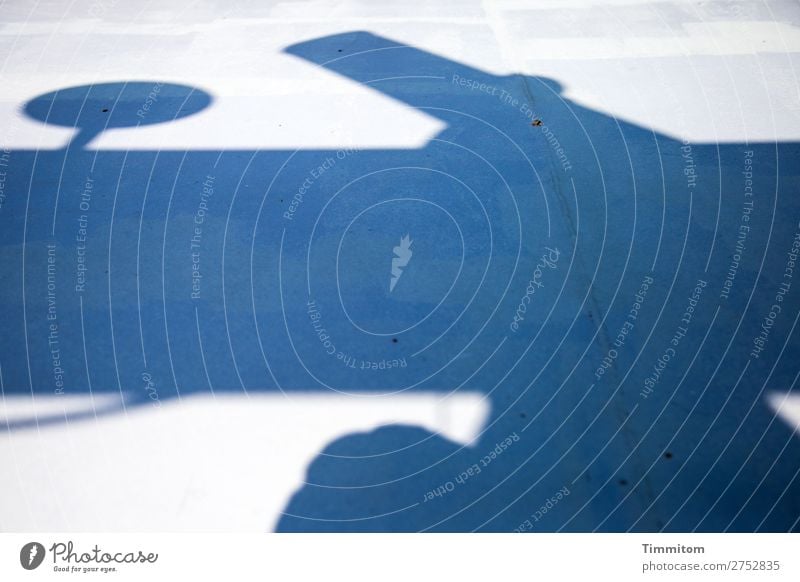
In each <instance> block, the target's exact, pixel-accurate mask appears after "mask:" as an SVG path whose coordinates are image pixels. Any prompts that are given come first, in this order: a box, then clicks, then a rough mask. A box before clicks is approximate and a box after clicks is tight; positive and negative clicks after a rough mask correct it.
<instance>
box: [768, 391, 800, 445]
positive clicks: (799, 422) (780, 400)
mask: <svg viewBox="0 0 800 582" xmlns="http://www.w3.org/2000/svg"><path fill="white" fill-rule="evenodd" d="M767 403H768V404H769V407H770V408H771V409H772V410H773V411H774V412H775V414H777V415H778V417H779V418H780V419H781V420H782V421H783V422H785V423H786V424H787V425H788V426H789V428H791V429H792V430H794V431H795V436H800V395H798V394H793V393H791V392H771V393H769V394H767Z"/></svg>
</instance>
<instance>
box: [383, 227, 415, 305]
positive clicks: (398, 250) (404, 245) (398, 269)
mask: <svg viewBox="0 0 800 582" xmlns="http://www.w3.org/2000/svg"><path fill="white" fill-rule="evenodd" d="M413 242H414V241H413V240H411V239H410V238H409V235H405V236H404V237H403V238H401V239H400V244H399V245H398V246H396V247H394V249H392V250H393V251H394V255H395V256H394V257H392V277H391V279H389V293H391V292H392V291H394V287H395V285H397V282H398V281H399V280H400V276H401V275H402V274H403V267H406V266H407V265H408V262H409V261H410V260H411V255H412V254H414V253H413V252H412V251H411V245H412V244H413Z"/></svg>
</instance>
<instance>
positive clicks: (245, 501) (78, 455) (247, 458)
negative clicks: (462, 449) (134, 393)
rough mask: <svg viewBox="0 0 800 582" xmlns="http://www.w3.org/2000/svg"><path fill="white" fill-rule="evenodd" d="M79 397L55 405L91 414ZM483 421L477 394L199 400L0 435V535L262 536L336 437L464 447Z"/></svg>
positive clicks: (19, 401)
mask: <svg viewBox="0 0 800 582" xmlns="http://www.w3.org/2000/svg"><path fill="white" fill-rule="evenodd" d="M82 400H83V402H78V398H77V397H76V398H75V399H72V400H70V401H69V402H67V405H68V406H69V407H70V409H71V411H72V412H73V413H74V412H78V411H80V410H81V409H82V410H85V411H91V410H92V401H91V400H90V399H89V398H88V397H87V398H83V399H82ZM64 402H65V401H64V400H62V399H61V398H58V397H52V398H49V399H46V398H41V397H37V398H36V403H35V406H33V405H32V404H31V401H30V398H27V397H22V398H15V397H10V398H9V397H6V399H5V408H6V410H7V411H8V412H6V414H8V416H12V414H10V411H12V410H13V416H14V417H16V418H17V419H19V418H20V415H22V414H23V413H26V414H27V415H29V416H28V418H30V417H32V415H33V413H34V412H35V413H36V414H37V415H39V416H40V417H41V416H43V415H45V414H47V415H50V414H53V413H57V412H58V411H59V407H63V403H64ZM104 403H105V404H107V403H106V402H104ZM94 405H95V407H97V408H99V407H100V402H94ZM0 411H3V407H2V406H0ZM61 412H62V414H63V408H62V410H61ZM488 414H489V408H488V401H487V400H485V397H484V396H483V395H481V394H479V393H471V392H459V393H455V394H452V395H450V396H447V395H443V394H441V393H424V392H419V393H415V394H409V395H393V396H378V395H358V396H343V395H321V394H319V395H318V394H308V395H298V394H291V395H287V396H283V395H275V394H272V395H265V394H253V395H251V396H250V397H244V396H234V395H224V396H217V397H216V398H213V397H212V396H210V395H208V396H207V395H203V396H191V397H188V398H183V399H182V400H181V401H177V400H174V401H169V402H164V403H162V404H161V406H160V407H156V406H151V405H148V404H146V405H144V406H139V407H136V408H134V409H130V410H129V411H128V412H127V413H123V412H121V411H120V412H118V413H113V414H110V415H107V416H102V415H101V416H99V417H98V418H97V419H96V420H95V419H94V418H91V417H90V418H89V419H88V420H86V419H84V420H81V421H73V422H71V423H68V424H64V422H63V421H62V422H60V423H58V424H52V425H47V426H42V427H41V428H39V429H38V430H37V428H36V427H33V428H29V429H24V430H15V431H13V432H10V433H8V434H7V435H0V459H2V463H3V471H1V472H0V491H2V492H3V495H0V529H1V530H3V531H232V532H234V531H235V532H248V531H249V532H261V531H272V530H274V528H275V525H276V524H277V521H278V519H279V518H280V515H281V511H282V510H283V509H285V507H286V505H287V503H288V501H289V499H290V498H291V496H292V494H293V493H294V492H295V491H296V490H297V489H299V488H300V487H301V486H302V484H303V483H304V481H305V477H306V470H307V468H308V466H309V464H310V463H311V461H312V460H313V459H314V457H316V455H317V454H319V453H320V452H322V450H323V449H324V448H325V447H326V446H327V445H328V444H330V443H331V442H332V441H334V440H336V439H337V438H339V437H342V436H345V435H348V434H351V433H353V432H368V431H371V430H374V429H376V428H378V427H380V426H383V425H387V424H406V425H409V424H410V425H415V426H421V427H423V428H425V429H427V430H429V431H431V432H434V433H438V434H440V435H441V436H442V437H444V438H447V439H450V440H452V441H454V442H457V443H460V444H462V445H465V446H469V445H470V444H471V443H472V442H473V440H475V439H476V438H477V437H478V435H479V433H480V431H481V429H482V427H483V426H484V424H485V422H486V420H487V418H488ZM0 418H3V417H0ZM4 420H5V419H4Z"/></svg>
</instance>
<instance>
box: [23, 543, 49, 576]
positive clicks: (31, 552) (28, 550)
mask: <svg viewBox="0 0 800 582" xmlns="http://www.w3.org/2000/svg"><path fill="white" fill-rule="evenodd" d="M44 554H45V551H44V546H43V545H42V544H40V543H39V542H28V543H27V544H25V545H24V546H22V549H21V550H20V551H19V563H20V564H22V567H23V568H25V569H26V570H35V569H36V568H38V567H39V566H40V565H41V564H42V562H43V561H44Z"/></svg>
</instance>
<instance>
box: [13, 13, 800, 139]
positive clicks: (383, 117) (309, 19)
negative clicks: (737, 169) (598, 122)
mask: <svg viewBox="0 0 800 582" xmlns="http://www.w3.org/2000/svg"><path fill="white" fill-rule="evenodd" d="M8 4H9V5H8V6H7V7H6V8H5V13H4V14H5V15H6V20H7V24H6V25H5V26H4V27H3V28H2V29H0V49H1V50H3V51H5V52H6V53H7V55H8V56H7V57H6V58H5V60H4V62H3V64H2V69H0V75H1V76H2V79H3V91H2V95H0V129H2V130H3V131H2V132H0V136H2V137H0V139H2V140H3V141H4V143H3V144H2V145H4V146H6V147H10V148H12V149H14V148H57V147H62V146H63V145H65V144H66V143H67V142H68V141H69V138H70V137H71V135H72V132H71V131H70V130H69V129H65V128H61V127H52V126H45V125H44V124H42V123H39V122H37V121H33V120H27V119H24V118H23V114H21V112H20V108H21V106H22V104H24V103H25V102H26V101H28V100H29V99H32V98H34V97H36V96H38V95H40V94H42V93H46V92H49V91H52V90H54V89H57V88H60V87H69V86H76V85H82V84H87V83H99V82H115V81H120V80H123V81H124V80H143V81H152V80H160V81H163V82H173V83H183V84H187V85H192V86H197V87H200V88H202V89H204V90H206V91H208V92H209V93H211V95H212V96H213V97H214V99H215V100H214V102H213V103H212V105H211V106H210V107H209V108H208V109H207V110H205V111H203V112H201V113H199V114H197V115H194V116H191V117H188V118H185V119H181V120H178V121H176V122H173V123H169V124H162V125H150V126H143V127H140V128H137V129H128V128H125V129H114V130H111V131H108V132H106V133H104V134H102V135H100V136H98V137H97V138H96V139H95V140H93V141H92V142H91V144H90V147H91V148H93V149H94V148H97V149H132V150H138V149H152V148H160V149H182V148H192V149H209V150H219V149H284V150H285V149H297V148H300V149H329V148H331V149H336V148H340V147H361V148H418V147H422V146H423V145H424V144H425V143H427V141H428V140H429V139H430V138H431V137H433V136H435V135H436V134H437V133H439V132H440V131H441V130H442V129H443V126H442V124H441V122H439V121H438V120H435V119H433V118H431V117H429V116H427V115H425V114H424V113H422V112H420V111H417V110H414V109H412V108H409V107H406V106H405V105H403V104H400V103H397V102H395V101H393V100H392V99H390V98H387V97H385V96H382V95H381V94H380V93H379V92H377V91H373V90H371V89H370V88H368V87H365V86H363V85H359V84H357V83H354V82H352V81H349V80H346V79H342V78H341V77H339V76H337V75H335V74H333V73H331V72H329V71H325V70H323V69H322V68H320V67H317V66H314V65H312V64H310V63H306V62H303V61H302V60H301V59H297V58H294V57H292V56H290V55H287V54H285V53H283V52H282V51H283V49H284V48H285V47H287V46H290V45H292V44H294V43H297V42H301V41H304V40H310V39H313V38H319V37H323V36H327V35H330V34H337V33H341V32H348V31H354V30H368V31H370V32H373V33H375V34H378V35H381V36H385V37H388V38H392V39H395V40H397V41H398V42H400V43H406V44H409V45H413V46H415V47H419V48H421V49H423V50H426V51H430V52H433V53H436V54H440V55H442V56H444V57H446V58H450V59H453V60H454V61H457V62H462V63H465V64H467V65H469V66H473V67H476V68H479V69H483V70H485V71H487V72H489V73H493V74H497V75H507V74H511V73H514V72H519V73H524V74H527V75H532V76H537V75H538V76H545V77H551V78H554V79H556V80H558V81H559V83H561V84H562V85H563V87H564V96H565V97H567V98H569V99H571V100H574V101H575V102H576V103H579V104H580V105H582V106H584V107H589V108H592V109H597V110H601V111H603V112H606V113H608V114H612V115H614V116H616V117H618V118H619V119H620V120H622V121H627V122H630V123H633V124H636V125H639V126H642V127H646V128H652V129H653V130H655V131H657V132H659V133H663V134H666V135H670V136H673V137H677V138H685V139H688V140H690V141H693V142H698V143H701V142H702V143H713V142H744V141H751V142H758V141H773V140H776V139H777V140H792V139H796V138H797V136H798V135H800V99H799V98H798V96H799V95H800V93H799V89H798V87H799V85H798V72H797V71H798V68H799V67H800V63H798V62H797V61H798V59H797V57H796V53H797V52H798V51H800V28H798V27H797V25H796V23H792V22H786V21H783V20H782V18H787V19H788V16H787V15H786V14H784V12H785V11H786V10H785V9H784V10H783V12H782V11H781V5H780V4H777V5H776V6H775V7H772V6H770V5H769V3H768V4H765V5H763V6H761V7H759V6H758V5H757V4H758V3H753V4H745V5H742V6H738V4H740V3H730V2H706V3H696V2H689V1H684V0H672V1H667V2H629V1H623V2H620V1H609V0H604V1H601V2H600V1H595V0H569V1H568V2H554V1H547V2H529V1H516V0H513V1H509V0H505V1H499V2H494V1H488V0H487V1H484V2H480V1H479V0H450V1H448V2H442V3H436V4H437V5H436V6H432V5H431V3H429V2H427V3H426V2H422V1H417V2H409V3H403V4H402V5H399V4H397V3H394V2H367V1H365V0H348V1H344V2H341V1H334V0H315V1H313V2H292V3H287V2H277V3H264V5H263V6H253V5H248V7H247V8H246V9H244V8H241V9H240V8H239V7H238V6H237V3H236V2H231V3H218V2H213V1H209V2H203V3H195V2H183V1H182V0H169V1H166V2H162V3H160V4H159V10H152V9H147V8H146V7H143V6H142V7H134V6H130V7H124V6H121V4H122V3H117V2H111V1H109V2H103V1H101V0H79V1H76V2H74V3H70V4H69V5H68V6H67V5H63V6H62V5H59V4H54V5H37V6H36V7H35V8H33V7H31V6H29V5H28V4H27V3H24V2H21V1H17V2H10V3H8ZM15 17H16V18H15ZM164 55H168V58H166V57H165V56H164ZM676 103H677V104H680V107H681V109H680V111H677V112H676V105H675V104H676ZM764 103H768V104H769V106H768V107H764Z"/></svg>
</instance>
